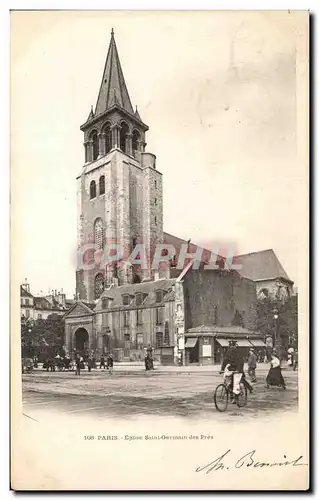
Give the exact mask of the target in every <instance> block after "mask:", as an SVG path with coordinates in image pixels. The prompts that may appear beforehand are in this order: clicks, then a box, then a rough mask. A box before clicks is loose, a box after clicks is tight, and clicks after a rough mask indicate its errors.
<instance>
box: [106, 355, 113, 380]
mask: <svg viewBox="0 0 319 500" xmlns="http://www.w3.org/2000/svg"><path fill="white" fill-rule="evenodd" d="M106 362H107V369H108V370H109V371H110V374H111V375H112V373H113V364H114V361H113V356H112V354H111V353H110V354H109V355H108V356H107V360H106Z"/></svg>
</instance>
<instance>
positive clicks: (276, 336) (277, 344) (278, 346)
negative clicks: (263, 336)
mask: <svg viewBox="0 0 319 500" xmlns="http://www.w3.org/2000/svg"><path fill="white" fill-rule="evenodd" d="M278 319H279V314H278V310H277V309H274V321H275V329H274V342H273V343H274V347H275V349H276V351H277V354H278V355H279V356H281V339H280V336H279V325H278Z"/></svg>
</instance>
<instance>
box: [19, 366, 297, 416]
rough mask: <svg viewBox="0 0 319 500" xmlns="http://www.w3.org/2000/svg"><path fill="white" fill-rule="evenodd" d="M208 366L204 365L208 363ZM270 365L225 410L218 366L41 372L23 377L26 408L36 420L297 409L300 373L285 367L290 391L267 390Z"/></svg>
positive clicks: (249, 413) (266, 413) (256, 413)
mask: <svg viewBox="0 0 319 500" xmlns="http://www.w3.org/2000/svg"><path fill="white" fill-rule="evenodd" d="M203 368H204V367H203ZM266 375H267V368H266V367H262V368H260V370H258V372H257V377H258V380H257V383H255V384H253V387H254V392H253V394H252V395H248V404H247V406H246V407H244V408H237V407H236V406H233V405H230V406H229V408H228V410H227V412H226V413H219V412H218V411H216V409H215V406H214V403H213V393H214V389H215V387H216V386H217V384H218V383H220V382H221V380H222V376H221V375H219V373H218V372H216V371H215V370H210V371H209V370H207V369H201V367H197V370H188V371H187V370H186V369H184V370H180V371H178V370H172V371H171V372H169V371H168V369H166V370H165V371H163V370H155V371H152V372H147V373H145V372H144V371H142V370H140V371H136V370H132V371H125V370H122V371H115V372H114V373H113V374H112V375H111V374H110V373H108V372H107V371H105V372H104V371H102V372H101V371H99V370H94V371H92V372H91V373H88V372H87V371H86V372H82V373H81V375H80V377H79V376H75V374H74V373H72V372H62V373H59V372H55V373H50V372H45V371H36V372H34V373H32V374H29V375H23V384H22V388H23V408H24V410H23V411H24V412H25V413H26V414H27V415H28V416H30V417H31V418H36V416H37V415H38V414H39V412H40V413H41V414H43V413H44V412H46V411H49V412H52V411H54V412H59V413H64V414H74V415H77V414H78V415H79V416H80V415H91V416H93V415H94V416H96V417H97V418H106V417H107V418H110V417H114V418H115V417H125V418H134V417H136V416H139V415H146V416H151V415H157V416H166V417H167V416H179V417H188V418H212V417H213V418H214V419H221V418H222V419H225V418H226V419H228V418H232V417H233V416H238V417H239V418H244V419H245V418H247V417H249V418H256V417H257V416H258V417H269V415H270V414H273V413H278V412H283V411H285V412H286V411H297V407H298V376H297V372H293V371H291V370H283V375H284V378H285V380H286V384H287V389H286V390H283V389H280V388H271V389H266V388H265V377H266Z"/></svg>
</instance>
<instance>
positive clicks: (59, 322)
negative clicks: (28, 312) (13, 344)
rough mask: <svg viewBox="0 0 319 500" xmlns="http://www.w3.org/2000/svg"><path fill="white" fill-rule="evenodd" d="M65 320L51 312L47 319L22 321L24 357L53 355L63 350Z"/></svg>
mask: <svg viewBox="0 0 319 500" xmlns="http://www.w3.org/2000/svg"><path fill="white" fill-rule="evenodd" d="M63 345H64V320H63V319H62V318H61V316H58V315H56V314H51V315H50V316H49V317H48V318H47V319H45V320H43V319H39V320H37V321H30V320H29V321H22V323H21V349H22V357H34V356H38V357H51V356H56V354H58V353H60V354H61V353H62V352H63Z"/></svg>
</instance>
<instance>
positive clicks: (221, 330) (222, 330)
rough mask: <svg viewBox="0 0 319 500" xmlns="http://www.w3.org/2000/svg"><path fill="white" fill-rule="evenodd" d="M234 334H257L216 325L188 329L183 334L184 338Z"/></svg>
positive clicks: (234, 327)
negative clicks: (196, 335)
mask: <svg viewBox="0 0 319 500" xmlns="http://www.w3.org/2000/svg"><path fill="white" fill-rule="evenodd" d="M199 333H204V334H209V333H211V334H214V335H215V334H224V335H226V334H234V335H245V336H246V335H249V336H251V335H253V334H254V333H258V334H259V335H260V333H259V332H257V331H253V330H248V328H243V327H241V326H217V325H201V326H195V327H193V328H189V329H188V330H187V332H186V333H185V335H186V336H189V337H190V336H191V334H199Z"/></svg>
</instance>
